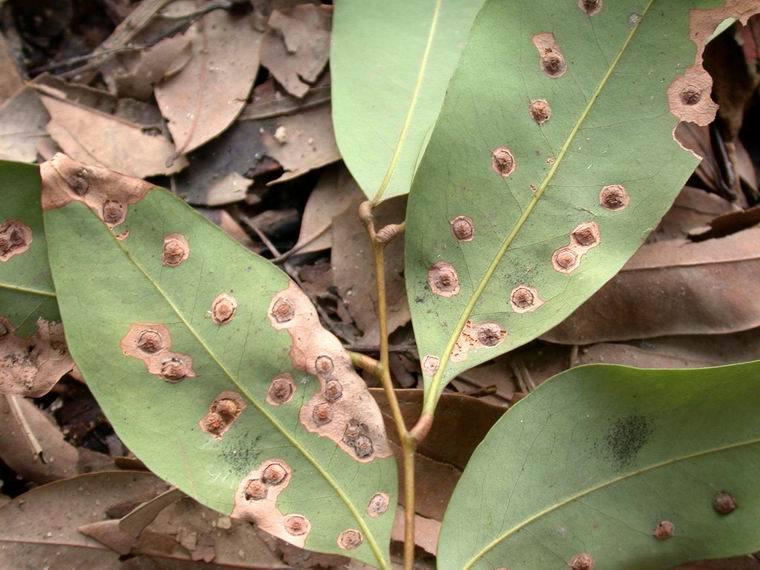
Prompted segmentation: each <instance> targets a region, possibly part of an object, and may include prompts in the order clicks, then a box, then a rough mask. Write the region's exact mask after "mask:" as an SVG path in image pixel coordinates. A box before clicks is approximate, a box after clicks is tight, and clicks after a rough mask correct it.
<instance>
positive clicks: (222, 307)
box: [211, 293, 238, 325]
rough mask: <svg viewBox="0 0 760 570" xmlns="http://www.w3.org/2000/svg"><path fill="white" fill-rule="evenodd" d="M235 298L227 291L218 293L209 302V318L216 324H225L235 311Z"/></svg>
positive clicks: (236, 304)
mask: <svg viewBox="0 0 760 570" xmlns="http://www.w3.org/2000/svg"><path fill="white" fill-rule="evenodd" d="M237 307H238V303H237V299H235V297H233V296H232V295H230V294H229V293H220V294H219V295H217V296H216V298H215V299H214V300H213V301H212V303H211V319H212V320H213V321H214V322H215V323H216V324H217V325H226V324H227V323H229V322H230V321H231V320H232V317H234V316H235V312H236V311H237Z"/></svg>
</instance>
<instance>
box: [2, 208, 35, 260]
mask: <svg viewBox="0 0 760 570" xmlns="http://www.w3.org/2000/svg"><path fill="white" fill-rule="evenodd" d="M31 245H32V228H30V227H29V226H27V225H26V224H25V223H24V222H21V221H19V220H14V219H12V218H11V219H8V220H5V221H4V222H3V224H2V225H0V261H8V260H9V259H10V258H12V257H13V256H14V255H21V254H22V253H24V252H25V251H26V250H28V249H29V248H30V247H31Z"/></svg>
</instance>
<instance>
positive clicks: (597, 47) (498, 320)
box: [406, 0, 760, 411]
mask: <svg viewBox="0 0 760 570" xmlns="http://www.w3.org/2000/svg"><path fill="white" fill-rule="evenodd" d="M759 8H760V6H759V5H758V4H757V2H753V1H752V0H736V1H733V0H732V1H730V2H728V6H725V7H724V6H721V5H720V3H719V2H716V1H713V0H703V1H699V2H689V3H685V2H666V1H659V0H626V1H621V2H602V1H598V2H596V1H594V2H590V1H589V2H586V1H579V2H549V1H541V2H536V3H534V4H532V5H531V8H530V9H525V7H524V6H523V5H522V4H521V3H518V2H514V1H501V0H491V1H489V2H486V4H485V5H484V7H483V9H482V10H481V12H480V13H479V14H478V17H477V19H476V21H475V24H474V25H473V28H472V32H471V35H470V38H469V42H468V45H467V47H466V48H465V50H464V51H463V54H462V57H461V60H460V63H459V66H458V68H457V71H456V72H455V73H454V75H453V77H452V80H451V82H450V84H449V87H448V90H447V93H446V99H445V101H444V104H443V108H442V110H441V113H440V116H439V118H438V120H437V122H436V125H435V128H434V129H433V132H432V135H431V138H430V142H429V143H428V146H427V148H426V152H425V155H424V157H423V159H422V161H421V163H420V166H419V169H418V171H417V174H416V177H415V180H414V184H413V187H412V193H411V197H410V201H409V206H408V210H407V235H406V238H407V239H406V244H407V246H406V279H407V291H408V294H409V304H410V306H411V310H412V319H413V322H414V329H415V333H416V338H417V344H418V347H419V351H420V356H421V359H422V361H423V368H424V372H425V384H426V388H427V391H428V394H427V397H426V402H425V407H426V409H427V410H428V411H430V410H432V408H433V407H434V406H435V402H436V401H437V399H438V397H439V395H440V393H441V391H442V389H443V387H444V386H445V384H446V383H447V382H448V381H449V380H450V379H451V378H452V377H454V376H456V374H458V373H459V372H461V371H463V370H466V369H468V368H470V367H472V366H474V365H476V364H478V363H481V362H484V361H486V360H489V359H491V358H493V357H494V356H497V355H498V354H501V353H503V352H506V351H508V350H511V349H513V348H515V347H518V346H520V345H522V344H525V343H526V342H528V341H529V340H531V339H533V338H535V337H536V336H538V335H540V334H541V333H543V332H545V331H546V330H548V329H549V328H551V327H552V326H554V325H556V324H557V323H559V322H560V321H562V320H563V319H564V318H565V317H566V316H567V315H569V314H570V313H571V312H572V311H573V310H574V309H575V308H576V307H578V305H580V304H581V303H582V302H583V301H585V300H586V299H587V298H588V297H589V296H591V294H592V293H594V291H596V290H597V289H599V288H600V287H601V286H602V285H603V284H604V283H605V282H606V281H607V280H609V279H610V278H611V277H612V276H613V275H614V274H615V273H616V272H617V271H618V270H619V269H620V268H621V266H622V265H623V264H624V263H625V261H626V260H627V259H628V258H629V257H630V256H631V255H633V253H634V252H635V251H636V249H637V248H638V247H639V246H640V245H641V243H642V242H643V240H644V239H645V237H646V236H647V234H648V233H649V232H650V231H651V230H652V229H653V228H655V227H656V225H657V222H658V220H659V219H660V218H661V217H662V216H663V214H665V212H666V211H667V210H668V208H669V207H670V205H671V203H672V202H673V200H674V198H675V196H676V194H677V193H678V191H679V190H680V189H681V188H682V187H683V184H684V182H685V181H686V179H687V178H688V176H689V174H690V173H691V172H692V171H693V170H694V168H695V166H696V165H697V164H698V160H699V159H698V157H696V156H695V155H693V154H692V153H690V152H688V151H686V150H684V149H683V148H682V147H681V146H680V145H679V143H678V142H677V141H676V140H675V137H674V129H675V127H676V126H677V124H678V123H679V121H680V120H686V121H692V122H695V123H697V124H700V125H703V124H707V123H708V122H710V121H711V120H712V119H713V118H714V114H715V109H716V105H715V104H714V103H713V102H712V100H711V99H710V86H711V84H712V80H711V78H710V77H709V75H708V74H707V73H706V72H705V71H704V69H703V68H702V51H703V48H704V43H705V42H706V41H707V39H708V37H709V36H710V34H711V33H712V31H713V30H714V29H715V27H716V26H717V25H718V24H719V23H720V22H722V21H723V20H724V19H725V18H727V17H730V16H740V17H741V18H742V19H746V18H747V17H749V15H750V14H751V13H752V12H756V11H758V9H759Z"/></svg>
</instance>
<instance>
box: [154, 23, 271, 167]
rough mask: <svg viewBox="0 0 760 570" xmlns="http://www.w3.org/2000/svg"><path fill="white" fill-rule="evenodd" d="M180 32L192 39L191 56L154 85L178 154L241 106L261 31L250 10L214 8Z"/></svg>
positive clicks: (222, 125) (223, 125) (221, 126)
mask: <svg viewBox="0 0 760 570" xmlns="http://www.w3.org/2000/svg"><path fill="white" fill-rule="evenodd" d="M184 37H185V38H187V39H188V40H189V41H190V42H191V43H192V53H193V55H192V58H191V59H190V61H189V62H187V64H186V65H184V67H183V68H182V69H181V70H180V71H179V72H178V73H175V74H174V75H172V76H171V77H169V78H168V79H166V80H164V81H163V82H161V83H159V84H158V85H156V88H155V95H156V100H157V101H158V106H159V107H160V109H161V112H162V113H163V115H164V117H166V119H167V120H168V121H169V131H170V132H171V134H172V137H173V138H174V143H175V145H176V147H177V151H178V153H179V154H184V153H187V152H190V151H192V150H194V149H196V148H198V147H199V146H201V145H203V144H204V143H206V142H208V141H210V140H211V139H213V138H215V137H217V136H218V135H219V134H221V133H222V132H224V131H225V129H227V127H229V126H230V124H232V122H233V121H234V120H235V118H236V117H237V116H238V115H239V114H240V112H241V111H242V110H243V107H244V106H245V103H246V100H247V98H248V94H249V93H250V91H251V88H252V87H253V82H254V80H255V79H256V74H257V72H258V69H259V47H260V44H261V37H262V33H261V32H259V31H258V30H257V29H256V28H255V27H254V14H252V13H251V14H247V15H244V16H234V15H231V14H230V13H228V12H227V11H226V10H216V11H213V12H210V13H208V14H206V15H205V16H203V17H202V18H201V19H200V20H199V21H198V22H196V23H195V24H194V25H193V26H191V27H190V29H188V30H187V32H185V34H184Z"/></svg>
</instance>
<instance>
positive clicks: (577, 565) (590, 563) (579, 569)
mask: <svg viewBox="0 0 760 570" xmlns="http://www.w3.org/2000/svg"><path fill="white" fill-rule="evenodd" d="M567 565H568V566H569V567H570V568H571V570H594V566H595V565H596V563H595V562H594V559H593V558H592V557H591V555H590V554H587V553H585V552H581V553H580V554H576V555H575V556H573V557H572V558H571V559H570V561H569V562H568V563H567Z"/></svg>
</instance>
